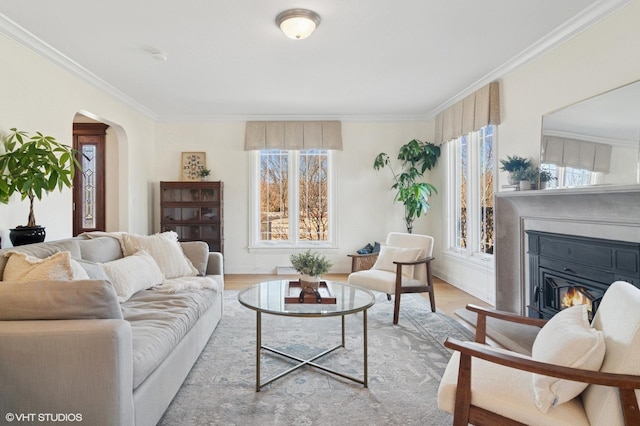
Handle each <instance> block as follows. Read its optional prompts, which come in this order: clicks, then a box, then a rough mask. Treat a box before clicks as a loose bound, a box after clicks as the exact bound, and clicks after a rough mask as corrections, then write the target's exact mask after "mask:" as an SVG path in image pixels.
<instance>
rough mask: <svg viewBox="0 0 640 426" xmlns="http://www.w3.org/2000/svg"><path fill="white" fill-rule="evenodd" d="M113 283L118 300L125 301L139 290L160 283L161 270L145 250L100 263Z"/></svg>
mask: <svg viewBox="0 0 640 426" xmlns="http://www.w3.org/2000/svg"><path fill="white" fill-rule="evenodd" d="M102 267H103V268H104V272H105V274H107V276H108V277H109V281H111V283H112V284H113V287H114V289H115V290H116V294H117V295H118V300H119V301H120V302H126V301H127V300H129V298H130V297H131V296H133V295H134V294H135V293H137V292H139V291H140V290H146V289H148V288H151V287H153V286H154V285H158V284H162V281H163V280H164V278H163V276H162V272H161V271H160V268H159V267H158V264H157V263H156V261H155V260H154V259H153V257H151V255H149V253H147V252H146V251H145V250H139V251H138V252H136V253H135V254H132V255H131V256H127V257H123V258H122V259H117V260H113V261H111V262H106V263H104V264H103V265H102Z"/></svg>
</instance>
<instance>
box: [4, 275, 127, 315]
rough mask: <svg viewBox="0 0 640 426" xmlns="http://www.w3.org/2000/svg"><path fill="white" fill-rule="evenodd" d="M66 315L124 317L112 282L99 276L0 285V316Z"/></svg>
mask: <svg viewBox="0 0 640 426" xmlns="http://www.w3.org/2000/svg"><path fill="white" fill-rule="evenodd" d="M66 319H122V311H121V309H120V304H119V303H118V299H117V297H116V293H115V291H114V289H113V286H111V284H109V283H107V282H104V281H99V280H81V281H38V282H3V283H2V284H1V285H0V320H2V321H21V320H66Z"/></svg>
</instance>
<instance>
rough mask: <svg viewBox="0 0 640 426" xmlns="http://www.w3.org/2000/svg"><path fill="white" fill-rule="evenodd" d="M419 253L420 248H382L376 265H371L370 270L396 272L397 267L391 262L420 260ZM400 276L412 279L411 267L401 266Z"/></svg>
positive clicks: (420, 251)
mask: <svg viewBox="0 0 640 426" xmlns="http://www.w3.org/2000/svg"><path fill="white" fill-rule="evenodd" d="M420 253H422V249H420V248H401V247H392V246H382V247H381V248H380V254H379V255H378V258H377V259H376V263H374V264H373V266H372V267H371V269H378V270H382V271H390V272H396V268H397V265H395V264H394V263H393V262H413V261H415V260H418V259H419V258H420ZM402 275H403V276H405V277H407V278H413V266H403V267H402Z"/></svg>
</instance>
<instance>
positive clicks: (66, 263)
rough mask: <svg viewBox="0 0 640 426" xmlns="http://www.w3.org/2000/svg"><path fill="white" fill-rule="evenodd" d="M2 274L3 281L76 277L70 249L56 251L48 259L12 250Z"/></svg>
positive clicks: (8, 254)
mask: <svg viewBox="0 0 640 426" xmlns="http://www.w3.org/2000/svg"><path fill="white" fill-rule="evenodd" d="M7 256H9V259H8V260H7V264H6V266H5V268H4V274H3V275H2V279H3V281H15V282H30V281H43V280H65V281H69V280H72V279H74V276H73V269H72V268H71V254H70V253H69V252H68V251H61V252H58V253H54V254H52V255H51V256H49V257H47V258H46V259H38V258H37V257H33V256H30V255H28V254H26V253H21V252H17V251H10V252H8V253H7Z"/></svg>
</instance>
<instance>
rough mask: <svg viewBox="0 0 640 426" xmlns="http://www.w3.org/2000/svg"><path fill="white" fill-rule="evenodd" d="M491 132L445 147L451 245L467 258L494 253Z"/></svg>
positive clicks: (465, 137) (486, 129)
mask: <svg viewBox="0 0 640 426" xmlns="http://www.w3.org/2000/svg"><path fill="white" fill-rule="evenodd" d="M494 133H495V126H486V127H483V128H481V129H480V130H478V131H476V132H472V133H469V134H467V135H463V136H461V137H459V138H457V139H454V140H452V141H451V142H449V143H448V144H447V146H448V157H449V169H450V179H449V182H450V183H449V188H448V194H449V200H450V201H449V209H450V214H449V217H450V218H451V222H450V226H449V239H450V246H451V249H452V250H455V251H457V252H459V253H461V254H466V255H467V256H471V255H474V254H480V255H492V254H493V241H494V238H493V193H494V179H493V176H494V168H495V164H494V153H493V152H494V139H495V135H494Z"/></svg>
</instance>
